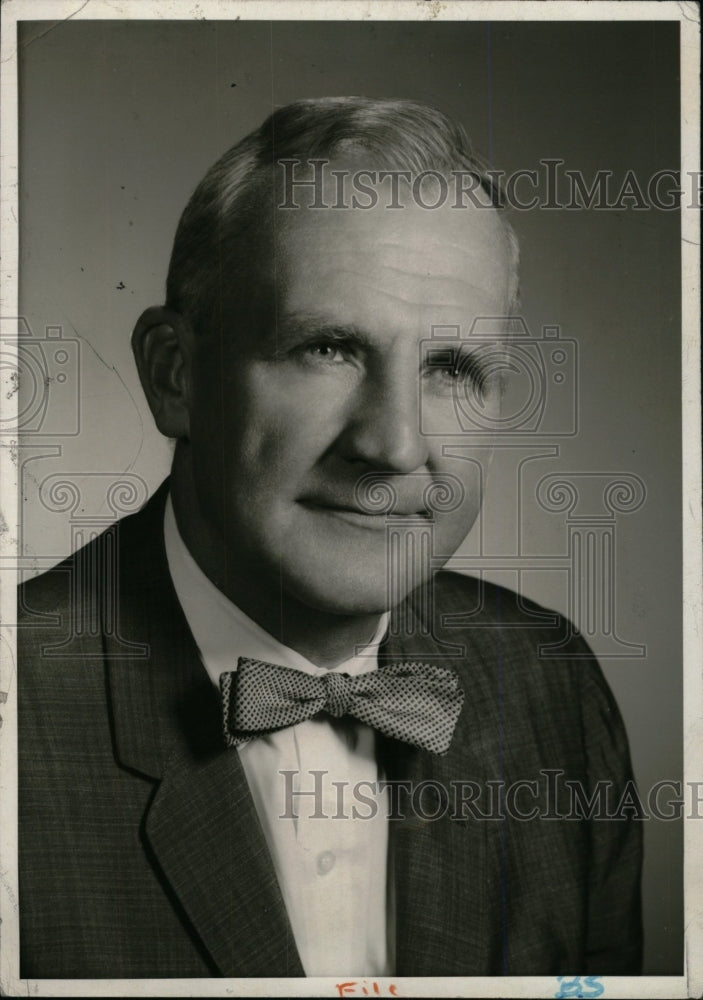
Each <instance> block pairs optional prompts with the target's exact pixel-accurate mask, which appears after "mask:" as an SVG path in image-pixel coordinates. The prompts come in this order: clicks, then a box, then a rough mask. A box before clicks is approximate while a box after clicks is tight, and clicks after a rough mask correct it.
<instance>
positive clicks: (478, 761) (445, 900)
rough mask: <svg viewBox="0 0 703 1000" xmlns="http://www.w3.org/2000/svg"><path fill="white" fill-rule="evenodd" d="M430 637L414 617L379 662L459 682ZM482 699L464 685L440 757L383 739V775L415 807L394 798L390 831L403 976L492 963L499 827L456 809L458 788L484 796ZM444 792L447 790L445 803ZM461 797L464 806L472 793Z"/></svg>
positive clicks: (470, 971)
mask: <svg viewBox="0 0 703 1000" xmlns="http://www.w3.org/2000/svg"><path fill="white" fill-rule="evenodd" d="M410 631H411V632H412V629H411V630H410ZM429 632H430V630H428V629H425V628H424V627H422V623H421V622H420V621H419V620H418V621H417V628H416V629H415V634H413V635H412V637H411V638H408V637H405V638H401V639H400V640H399V639H393V638H391V639H389V640H388V641H387V642H386V644H385V645H384V647H383V648H382V650H381V657H382V662H390V661H403V660H410V661H413V660H415V661H422V662H425V663H436V665H437V666H441V667H447V668H449V669H453V670H455V671H456V672H457V673H458V674H459V676H460V677H461V678H462V679H463V678H466V676H467V664H466V660H465V659H463V658H460V659H455V660H451V659H447V657H446V655H445V656H442V657H438V656H437V652H438V646H437V643H436V641H435V640H434V639H433V638H432V635H431V634H429ZM450 638H451V637H450ZM464 686H465V688H466V685H464ZM490 697H491V692H490V691H489V690H486V691H484V690H482V688H481V682H480V680H478V679H477V684H476V686H475V687H474V685H473V681H472V689H471V690H466V698H465V701H464V705H463V708H462V711H461V715H460V717H459V720H458V722H457V728H456V731H455V736H454V739H453V741H452V745H451V747H450V749H449V752H448V753H447V754H446V756H444V757H438V756H435V755H433V754H429V753H426V752H423V751H419V750H414V749H413V748H411V747H406V746H404V745H403V744H400V743H397V742H395V741H384V752H383V760H384V765H385V769H386V772H387V773H388V774H389V776H390V777H391V778H393V779H397V780H402V781H407V782H409V783H410V788H411V789H413V790H414V791H415V795H416V796H417V799H416V806H417V805H419V809H418V808H415V809H413V808H412V805H411V802H410V801H409V800H408V799H407V798H406V799H405V800H403V799H401V801H405V802H406V809H405V810H404V812H405V818H404V819H396V820H391V824H390V843H391V858H392V864H393V869H394V879H395V899H396V971H397V974H398V975H401V976H436V975H437V974H440V975H445V976H451V975H461V976H466V975H482V974H483V975H485V974H487V972H488V970H489V968H490V966H491V965H492V964H493V963H492V960H491V954H490V951H491V942H492V941H494V940H496V939H497V938H499V936H500V926H499V920H500V907H499V906H497V905H495V903H496V902H497V900H499V898H500V889H499V886H498V885H496V886H495V887H493V886H491V884H490V882H489V878H488V876H487V872H491V871H492V872H496V871H500V867H499V857H500V855H499V851H500V847H499V836H500V830H499V829H497V824H496V823H495V821H493V822H492V823H491V821H487V820H481V819H478V820H477V819H475V818H472V817H471V816H470V815H469V816H468V818H464V817H463V816H462V809H461V797H462V792H461V783H463V784H464V786H465V787H468V786H467V783H468V782H474V783H475V784H476V785H477V786H478V787H479V788H482V789H484V788H485V781H486V779H487V778H489V777H494V776H493V775H489V774H488V773H487V772H486V764H485V761H486V755H485V754H484V753H483V752H482V751H481V742H482V736H481V733H482V729H485V717H486V716H485V700H486V698H488V699H490ZM489 759H490V758H489ZM423 782H428V783H429V784H427V785H425V786H424V791H423V792H422V796H421V798H420V796H419V794H418V791H417V790H418V787H419V786H421V783H423ZM442 790H446V798H445V799H444V800H443V799H442V798H441V796H444V795H445V792H444V791H442ZM465 794H466V798H467V799H468V798H469V797H470V792H469V791H467V792H466V793H465ZM444 802H446V803H447V809H446V813H445V814H444V815H443V816H441V817H440V818H437V819H431V818H424V819H423V814H424V815H425V816H429V815H431V814H433V813H434V812H437V813H439V812H440V811H441V810H440V805H441V806H443V805H444ZM484 805H485V800H484V802H483V803H482V807H483V806H484ZM418 813H420V815H418ZM453 817H454V818H453ZM491 827H493V828H495V829H492V828H491ZM496 835H497V837H496ZM497 838H498V839H497ZM496 846H498V858H497V860H498V865H496V864H495V863H494V861H495V859H494V860H493V862H491V860H490V859H491V856H492V855H493V854H494V853H495V851H496ZM493 890H495V891H493ZM496 920H497V921H498V926H497V928H496Z"/></svg>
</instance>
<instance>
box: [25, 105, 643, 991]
mask: <svg viewBox="0 0 703 1000" xmlns="http://www.w3.org/2000/svg"><path fill="white" fill-rule="evenodd" d="M450 181H451V182H452V183H456V184H458V187H456V189H455V190H452V191H451V195H450V196H449V197H447V194H448V193H449V188H448V184H449V182H450ZM345 185H347V186H346V187H345ZM493 194H494V193H493V189H492V187H491V185H490V182H489V179H488V177H487V175H486V174H485V173H483V172H482V170H481V167H480V165H479V164H478V163H477V162H476V161H475V159H474V158H473V156H472V154H471V150H470V148H469V146H468V143H467V141H466V139H465V137H464V135H463V133H462V132H461V130H460V129H458V128H457V127H456V126H454V125H452V124H451V123H450V122H449V121H448V120H447V119H445V118H444V117H443V116H442V115H440V114H439V113H438V112H435V111H433V110H432V109H429V108H425V107H423V106H421V105H417V104H414V103H411V102H397V101H374V100H366V99H327V100H318V101H308V102H300V103H298V104H294V105H291V106H289V107H287V108H282V109H280V110H279V111H277V112H276V113H275V114H274V115H273V116H272V117H271V118H270V119H269V120H268V121H267V122H265V123H264V125H263V126H262V127H261V129H260V130H258V131H257V132H255V133H253V134H252V135H250V136H248V137H247V138H245V139H244V140H242V142H241V143H239V144H238V145H237V146H235V147H234V148H233V149H232V150H230V151H229V152H228V153H226V154H225V156H224V157H223V158H222V159H221V160H220V161H219V162H218V163H217V164H215V166H214V167H213V168H212V169H211V170H210V171H209V172H208V174H207V175H206V177H205V179H204V180H203V181H202V183H201V184H200V185H199V187H198V188H197V190H196V192H195V193H194V195H193V197H192V198H191V201H190V203H189V205H188V207H187V208H186V210H185V212H184V215H183V217H182V219H181V222H180V225H179V229H178V232H177V234H176V239H175V244H174V250H173V255H172V259H171V265H170V270H169V276H168V284H167V301H166V305H165V306H164V307H156V308H153V309H149V310H147V311H146V312H145V313H144V314H143V316H142V317H141V318H140V320H139V322H138V324H137V327H136V330H135V333H134V338H133V344H134V351H135V357H136V361H137V365H138V368H139V373H140V377H141V380H142V385H143V387H144V390H145V393H146V395H147V398H148V401H149V405H150V407H151V410H152V412H153V414H154V418H155V421H156V424H157V426H158V428H159V430H160V431H161V432H162V433H163V434H165V435H167V436H168V437H169V438H173V439H174V440H175V442H176V444H175V451H174V458H173V466H172V473H171V477H170V480H169V481H168V482H167V483H165V484H164V485H163V486H162V487H161V488H160V489H159V491H158V492H157V493H156V494H155V496H154V497H153V498H152V499H151V501H150V502H149V503H148V504H147V505H146V507H145V508H144V509H143V510H142V511H140V512H139V513H138V514H137V515H135V516H133V517H131V518H128V519H126V520H124V521H123V522H121V523H120V524H118V525H117V526H115V527H114V528H113V529H112V530H111V531H110V532H108V533H107V534H106V535H105V536H102V537H101V538H100V539H97V540H96V541H95V542H93V543H92V544H91V545H90V546H87V547H86V548H85V549H84V550H81V552H79V553H77V554H76V555H75V556H73V557H72V558H71V559H69V560H67V561H66V562H65V563H63V564H62V565H61V566H59V567H57V568H56V569H54V570H52V571H51V572H50V573H48V574H46V575H45V576H43V577H40V578H38V579H37V580H34V581H31V582H30V583H29V585H28V586H27V587H26V588H25V592H24V593H23V596H22V606H23V608H24V609H25V617H24V627H23V628H22V629H21V630H20V633H19V634H20V640H19V641H20V674H19V676H20V687H21V691H20V709H19V711H20V717H19V725H20V745H19V750H20V762H21V764H20V766H21V773H20V789H21V792H20V850H21V856H20V896H21V898H20V906H21V935H22V955H21V960H22V968H21V971H22V975H24V976H32V977H56V976H64V977H80V978H91V977H99V976H109V977H121V976H124V977H139V976H144V977H163V976H179V977H190V976H209V975H223V976H241V977H251V976H300V975H309V976H315V975H335V976H347V977H348V976H356V977H359V976H387V975H397V976H403V975H433V976H436V975H455V976H456V975H489V974H500V973H504V974H517V975H528V974H562V973H564V974H566V973H575V972H579V973H580V972H584V973H585V972H589V973H595V974H604V973H616V974H617V973H630V972H636V971H637V970H638V965H639V960H640V918H639V864H640V843H639V833H638V829H637V826H636V824H634V823H633V822H632V821H631V819H630V818H628V817H620V818H619V819H617V820H610V821H605V822H604V821H603V820H602V818H601V819H599V818H597V817H596V818H594V819H591V820H590V821H588V820H586V819H583V818H581V819H578V818H576V817H574V816H573V815H572V816H571V818H568V819H567V818H564V814H563V811H560V810H561V806H562V805H563V804H564V802H563V797H562V796H563V789H564V787H566V786H560V787H561V788H562V791H561V792H559V793H558V794H557V793H556V792H555V784H554V781H553V780H552V779H555V778H556V777H557V776H558V775H563V776H564V778H565V780H567V781H570V782H571V783H572V784H575V785H577V786H578V787H579V788H580V789H581V790H582V792H583V794H584V795H586V796H591V795H592V793H593V791H594V789H596V788H599V787H600V785H599V784H598V783H599V782H608V783H609V786H610V787H611V788H612V789H614V790H615V792H616V793H619V792H620V791H621V790H623V789H625V788H626V787H627V785H628V782H629V781H630V780H631V774H630V764H629V757H628V750H627V743H626V738H625V735H624V730H623V726H622V722H621V719H620V716H619V714H618V711H617V708H616V706H615V703H614V701H613V698H612V695H611V694H610V692H609V690H608V688H607V686H606V684H605V681H604V679H603V676H602V674H601V672H600V669H599V667H598V665H597V664H596V663H595V662H594V661H593V660H592V659H591V658H590V657H589V656H588V650H587V648H586V647H585V644H583V643H582V641H581V640H580V639H575V640H573V642H572V644H571V648H570V649H568V648H567V647H565V653H564V657H563V659H561V660H554V659H551V660H543V659H541V658H540V656H539V647H540V646H541V645H544V644H545V642H546V641H551V642H554V640H555V631H554V628H553V627H552V628H545V627H544V625H540V624H539V620H540V616H539V609H536V608H532V607H530V606H527V607H525V606H524V605H521V604H520V603H519V602H517V600H516V595H514V594H511V593H510V592H508V591H506V590H503V589H500V588H497V587H490V586H487V585H483V584H482V583H480V582H479V581H476V580H472V579H468V578H464V577H461V576H457V575H455V574H449V573H444V572H438V570H439V568H440V567H441V565H442V563H443V562H445V561H446V559H448V558H449V556H451V554H452V553H453V552H454V551H456V549H457V547H458V546H459V545H460V543H461V541H462V540H463V538H464V537H465V535H466V534H467V532H468V531H469V529H470V527H471V525H472V524H473V522H474V520H475V518H476V516H477V514H478V511H479V508H480V503H481V492H482V484H483V481H484V476H485V472H486V471H487V468H488V465H489V464H490V447H489V444H488V442H487V440H486V438H481V439H478V441H479V443H478V444H476V446H475V447H471V449H470V451H469V452H468V453H467V452H466V450H463V451H461V450H460V452H459V455H458V457H457V450H456V448H454V449H453V450H450V449H449V448H448V447H447V445H448V444H449V443H452V442H453V443H456V440H457V432H458V431H460V429H461V428H460V427H459V425H458V423H457V405H456V403H457V392H461V393H463V397H462V398H464V399H465V400H473V401H474V403H475V405H477V406H479V407H480V411H481V414H482V416H483V418H484V419H485V420H488V421H489V422H490V421H494V423H495V426H496V427H498V426H499V414H500V396H501V377H500V371H499V370H496V366H495V365H493V364H492V363H489V362H487V361H486V359H485V357H484V356H482V353H481V351H480V350H479V349H478V348H477V347H476V344H475V343H472V341H471V337H470V331H471V329H472V328H473V326H474V323H475V321H476V320H477V319H485V318H486V317H488V318H501V317H503V318H504V317H506V316H509V315H510V313H511V311H512V309H513V307H514V303H515V300H516V295H517V245H516V241H515V238H514V236H513V234H512V231H511V229H510V228H509V226H508V225H507V223H506V221H505V220H504V218H503V216H502V214H501V212H500V210H499V209H498V207H497V206H496V205H495V204H494V198H493ZM430 206H432V207H430ZM437 329H441V330H449V331H456V332H457V333H458V334H459V336H458V337H455V339H454V342H453V346H451V347H450V348H449V349H446V346H445V348H443V350H442V351H440V352H439V354H438V353H437V351H436V350H434V349H433V347H432V343H433V341H432V333H433V331H436V330H437ZM428 342H429V344H428ZM489 353H490V352H489ZM500 367H501V365H498V366H497V369H500ZM438 491H439V495H440V497H441V498H440V501H439V502H438V501H437V496H438ZM428 545H430V546H431V552H430V553H429V556H428V552H427V547H428ZM452 620H453V622H454V623H453V624H452ZM462 620H463V622H464V624H463V625H462V624H461V621H462ZM543 620H544V618H543V617H542V621H543ZM457 622H459V624H457ZM502 622H508V623H509V625H510V627H502ZM561 627H563V623H561ZM220 687H221V694H222V698H223V699H224V725H225V738H223V734H222V731H221V730H222V724H223V723H222V717H223V716H222V711H223V709H222V703H221V696H220V691H219V690H218V688H220ZM545 776H546V783H545ZM550 782H551V784H550ZM501 788H502V789H508V788H512V789H513V792H514V793H515V794H512V793H511V796H512V797H511V801H510V802H508V801H507V793H503V792H501V791H500V789H501ZM519 789H521V790H522V792H523V793H525V794H524V795H523V797H521V798H519V799H518V795H517V790H519ZM457 790H458V792H457ZM496 795H497V796H498V806H497V809H496V808H495V802H494V803H493V804H492V805H489V798H490V797H491V796H493V798H495V796H496ZM555 795H556V798H555ZM350 796H351V797H350ZM501 796H504V798H505V801H503V799H502V798H501ZM450 797H451V799H452V803H451V807H450V806H449V798H450ZM360 804H364V805H365V807H366V808H365V809H362V808H360Z"/></svg>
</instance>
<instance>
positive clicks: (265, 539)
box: [190, 204, 510, 614]
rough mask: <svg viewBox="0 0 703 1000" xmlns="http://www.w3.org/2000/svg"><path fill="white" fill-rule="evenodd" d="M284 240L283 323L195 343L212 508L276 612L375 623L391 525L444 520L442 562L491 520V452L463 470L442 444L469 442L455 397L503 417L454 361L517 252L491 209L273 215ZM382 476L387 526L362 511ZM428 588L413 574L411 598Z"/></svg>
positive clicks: (241, 571)
mask: <svg viewBox="0 0 703 1000" xmlns="http://www.w3.org/2000/svg"><path fill="white" fill-rule="evenodd" d="M276 229H277V240H276V245H277V252H276V255H275V260H276V270H275V286H274V287H275V294H274V295H273V296H272V297H273V299H275V301H273V302H271V310H270V314H269V315H268V316H267V317H266V318H265V319H262V318H261V317H258V318H256V319H253V320H250V321H243V320H242V319H241V314H240V316H239V317H238V316H237V315H235V314H234V313H233V314H232V315H231V323H230V324H229V326H228V324H225V327H226V328H225V330H224V333H223V336H222V339H221V341H218V340H217V339H216V338H215V336H214V335H210V336H208V335H207V334H206V335H205V336H203V337H202V339H201V340H200V341H199V342H198V348H197V352H196V360H195V364H194V369H193V383H192V389H193V396H192V406H191V429H190V434H191V446H192V455H193V469H194V476H195V482H196V489H197V493H198V502H199V506H200V514H201V516H203V517H205V518H206V519H207V522H208V527H209V529H210V530H211V532H214V533H215V537H216V538H218V539H221V544H222V546H223V551H224V552H225V553H226V557H227V564H228V565H227V574H233V575H234V577H239V578H240V579H241V577H242V575H244V577H245V579H246V580H247V581H249V583H250V584H251V586H252V587H256V588H259V589H261V588H263V590H264V592H269V593H270V595H271V597H272V598H273V599H275V600H278V599H285V596H286V595H287V594H288V595H294V596H295V597H296V598H297V599H298V600H302V601H303V602H304V603H305V604H308V605H310V606H312V607H316V608H320V609H324V610H326V611H329V612H334V613H340V614H360V613H371V612H377V611H380V610H383V609H385V608H386V607H387V605H388V598H387V594H388V583H387V563H388V560H387V545H386V532H387V525H388V524H389V523H390V524H392V525H395V527H396V528H398V529H399V530H401V531H404V530H406V522H407V520H408V518H411V517H414V518H415V519H416V521H417V519H418V518H419V523H420V524H421V525H425V526H427V525H429V523H430V519H431V518H433V519H434V555H435V557H438V559H439V560H440V561H441V560H444V559H446V558H448V557H449V556H450V555H451V554H452V553H453V552H454V551H455V550H456V549H457V547H458V546H459V544H460V543H461V541H462V540H463V538H464V537H465V536H466V534H467V532H468V531H469V529H470V527H471V525H472V524H473V522H474V520H475V518H476V516H477V514H478V511H479V508H480V503H481V489H482V485H483V478H484V476H485V472H486V470H487V467H488V463H489V459H490V448H489V446H488V444H487V443H486V445H485V446H483V445H481V446H478V447H471V446H470V447H469V448H468V450H466V451H465V452H464V453H463V454H462V457H458V458H457V457H456V448H455V449H454V451H455V455H454V456H447V455H445V454H444V453H443V446H445V445H447V444H449V443H452V444H453V445H456V444H457V442H459V443H460V439H459V438H457V435H458V434H460V431H461V427H460V424H459V421H458V418H457V413H456V408H455V394H456V391H457V389H458V390H459V391H461V392H466V391H467V390H468V391H469V392H470V393H474V394H476V393H478V395H479V396H480V398H481V401H482V405H483V406H484V407H485V409H486V410H487V411H488V412H489V413H490V412H495V413H496V414H497V412H498V395H499V389H498V387H497V385H495V384H493V383H492V381H491V380H490V379H489V381H488V383H487V384H486V385H484V386H482V387H479V386H478V385H477V384H476V382H474V384H473V385H472V386H467V385H466V383H467V381H468V380H470V379H471V380H480V373H477V372H475V371H474V370H473V368H472V366H471V365H466V364H462V363H459V364H458V366H457V362H460V360H461V357H462V356H463V357H465V355H466V354H467V353H470V341H468V340H466V338H467V337H468V333H469V330H470V328H471V324H472V322H473V321H474V319H475V318H476V317H485V316H501V315H505V313H506V311H507V294H508V291H507V290H508V280H509V264H510V261H509V251H508V244H507V240H506V237H505V234H504V231H503V229H502V227H501V225H500V223H499V220H498V218H497V216H496V213H495V211H494V210H493V209H478V208H476V207H471V208H465V209H461V210H457V209H452V208H451V207H449V205H447V206H446V207H444V208H441V209H438V210H425V209H423V208H421V207H418V206H413V205H410V204H408V205H407V206H406V207H405V208H403V209H396V210H389V209H388V208H386V207H385V206H383V205H379V206H378V207H377V208H375V209H372V210H367V211H364V210H359V209H357V210H351V209H349V210H336V211H335V210H309V209H305V208H301V209H299V210H288V211H278V213H277V219H276ZM274 307H275V308H274ZM438 326H445V327H459V329H460V332H461V338H462V340H463V344H462V343H458V344H457V345H456V348H455V350H454V352H453V353H450V354H449V355H447V354H445V355H443V357H445V358H446V364H445V365H444V366H438V365H437V364H436V363H432V361H433V359H434V360H435V361H436V357H437V355H436V349H435V352H434V354H433V349H432V345H431V343H430V344H427V343H426V342H427V341H428V339H429V338H430V337H431V335H432V328H433V327H438ZM441 346H442V347H443V348H445V346H446V345H441ZM457 352H458V353H457ZM455 367H458V369H459V374H458V375H457V374H455V372H454V368H455ZM457 383H461V384H459V385H457ZM420 406H422V426H421V419H420ZM370 474H373V475H374V476H375V478H376V480H377V481H380V482H381V483H383V484H386V485H387V486H388V487H389V488H390V489H391V491H393V492H394V494H395V496H396V497H397V500H396V502H395V504H394V507H393V508H392V511H391V513H390V515H389V514H388V513H387V511H386V510H385V509H384V510H383V512H382V513H368V512H367V509H368V508H366V509H365V505H364V502H363V498H362V497H360V496H359V494H358V492H357V489H356V488H357V484H358V483H359V480H360V479H361V477H363V476H368V475H370ZM447 474H449V475H450V476H452V477H454V479H455V480H456V479H458V480H459V481H460V483H461V486H462V487H463V499H462V500H461V502H460V503H459V505H458V506H457V507H456V509H454V510H452V511H449V512H444V513H442V512H436V513H433V512H432V511H431V510H430V509H429V508H428V502H427V492H426V491H427V488H428V487H429V486H431V485H432V484H433V483H439V482H442V481H443V477H444V476H445V475H447ZM407 530H408V531H412V530H413V529H412V528H410V527H407ZM421 582H422V581H421V580H420V579H417V578H415V579H413V578H412V576H409V577H408V579H407V581H405V582H403V583H401V591H402V590H407V589H410V588H411V587H412V586H417V585H418V584H419V583H421ZM397 593H398V590H397V589H396V595H397Z"/></svg>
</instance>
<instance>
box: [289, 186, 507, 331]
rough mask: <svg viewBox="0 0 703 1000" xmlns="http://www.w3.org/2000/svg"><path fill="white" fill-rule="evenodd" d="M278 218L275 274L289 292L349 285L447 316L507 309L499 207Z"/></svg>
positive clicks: (293, 213)
mask: <svg viewBox="0 0 703 1000" xmlns="http://www.w3.org/2000/svg"><path fill="white" fill-rule="evenodd" d="M277 217H278V219H279V220H280V224H279V225H278V226H277V239H276V245H277V254H276V257H277V265H278V266H277V271H278V277H279V279H282V286H281V288H282V290H285V291H286V292H290V291H292V289H293V287H294V286H297V288H298V289H299V290H300V288H301V286H302V285H304V286H305V287H306V288H310V289H311V288H313V287H314V288H318V289H319V288H320V286H323V285H329V286H339V285H342V284H343V285H344V286H345V287H347V288H350V287H351V286H356V287H357V288H358V289H361V288H362V287H363V291H364V294H367V295H369V296H371V297H372V298H373V296H374V295H382V294H386V295H389V296H394V297H396V298H397V299H398V300H399V301H404V302H408V303H413V302H414V303H416V304H418V305H423V306H424V307H427V308H433V309H434V310H435V311H439V310H441V311H442V312H444V311H445V308H446V307H449V308H451V306H452V305H456V306H460V305H465V304H466V303H467V300H472V301H476V303H477V307H478V308H479V309H484V308H492V309H495V310H498V311H500V312H503V311H504V310H505V308H506V306H507V298H508V286H509V283H510V273H511V264H512V261H511V252H510V244H509V240H508V238H507V234H506V232H505V230H504V227H503V226H502V224H501V221H500V219H499V218H498V213H497V211H496V209H495V208H493V207H486V208H484V207H476V206H472V207H471V208H465V209H459V208H453V207H451V206H449V205H444V206H442V207H438V208H437V209H432V210H430V209H423V208H422V207H420V206H417V205H414V204H412V203H408V204H406V205H404V207H403V208H400V209H391V208H388V207H386V206H385V205H383V204H380V203H379V204H377V205H375V206H374V207H373V208H369V209H362V208H352V207H350V208H344V209H332V208H322V209H319V208H318V209H315V208H311V207H304V208H302V207H301V208H299V209H291V210H284V209H279V210H278V212H277ZM440 321H441V320H440V319H438V320H437V322H440Z"/></svg>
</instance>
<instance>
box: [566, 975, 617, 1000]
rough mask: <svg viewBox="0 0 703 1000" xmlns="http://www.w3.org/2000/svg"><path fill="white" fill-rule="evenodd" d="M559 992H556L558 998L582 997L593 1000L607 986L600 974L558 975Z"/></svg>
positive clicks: (601, 993)
mask: <svg viewBox="0 0 703 1000" xmlns="http://www.w3.org/2000/svg"><path fill="white" fill-rule="evenodd" d="M557 982H558V983H559V984H560V985H559V992H558V993H555V994H554V996H555V998H556V1000H563V998H564V997H581V998H583V1000H592V998H594V997H600V996H602V995H603V994H604V993H605V986H603V983H601V981H600V976H585V977H583V978H582V977H581V976H574V977H573V978H570V977H569V976H557Z"/></svg>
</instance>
